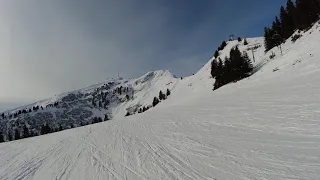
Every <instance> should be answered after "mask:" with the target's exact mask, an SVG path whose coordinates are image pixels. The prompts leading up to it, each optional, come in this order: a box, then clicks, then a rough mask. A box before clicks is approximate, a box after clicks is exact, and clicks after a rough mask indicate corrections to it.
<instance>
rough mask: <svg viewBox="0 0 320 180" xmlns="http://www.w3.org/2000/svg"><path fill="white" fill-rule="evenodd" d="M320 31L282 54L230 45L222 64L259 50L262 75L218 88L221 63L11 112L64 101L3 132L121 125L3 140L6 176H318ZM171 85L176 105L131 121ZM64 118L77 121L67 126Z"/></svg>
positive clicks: (116, 83)
mask: <svg viewBox="0 0 320 180" xmlns="http://www.w3.org/2000/svg"><path fill="white" fill-rule="evenodd" d="M319 26H320V23H316V24H315V25H314V26H313V27H312V28H311V29H309V30H308V31H306V32H301V35H302V36H301V37H300V38H299V39H298V40H296V41H295V42H293V41H291V38H290V39H288V40H287V41H286V42H285V43H284V44H283V45H282V51H283V52H282V55H281V52H280V49H279V48H277V47H275V48H273V49H271V50H270V51H269V52H267V53H264V47H263V38H248V39H247V41H248V43H249V44H248V45H243V42H238V41H230V42H228V43H227V46H226V47H225V48H224V49H223V50H222V51H221V52H220V58H221V59H223V57H225V56H228V54H229V52H230V49H231V48H233V47H234V46H236V45H238V47H239V49H240V50H241V51H246V53H247V54H248V55H249V57H250V58H251V59H253V55H252V48H253V49H254V55H255V62H253V64H254V67H255V68H254V72H255V73H254V74H253V75H252V76H250V77H249V78H246V79H243V80H241V81H238V82H236V83H232V84H228V85H225V86H223V87H222V88H220V89H218V90H215V91H212V87H213V86H212V85H213V83H214V79H213V78H211V77H210V65H211V61H212V60H213V59H211V60H210V61H209V62H208V63H207V64H205V65H204V66H203V68H202V69H200V70H199V71H198V72H197V73H196V74H195V75H193V76H190V77H184V78H183V79H177V78H175V77H174V76H173V75H172V74H171V73H170V72H168V71H155V72H150V73H147V74H146V75H144V76H142V77H141V78H138V79H129V80H124V79H119V80H112V81H109V82H105V83H102V84H99V85H94V86H91V87H88V88H85V89H81V90H78V91H74V92H70V93H65V94H62V95H59V96H56V97H54V98H51V99H47V100H44V101H40V102H38V103H36V104H33V105H30V106H26V107H23V108H18V109H15V110H12V111H8V112H10V113H14V112H17V111H19V110H22V109H28V108H31V107H33V106H36V105H39V106H47V105H49V104H53V105H54V103H55V102H58V105H56V106H55V107H48V108H45V109H43V110H42V109H39V110H38V111H37V112H34V111H32V112H31V114H30V113H25V114H23V115H20V116H18V117H16V118H11V119H10V120H1V122H5V123H4V125H2V126H8V124H10V123H12V124H13V123H26V122H27V123H28V125H30V124H32V122H33V121H40V120H39V119H41V118H36V117H37V116H38V115H37V114H39V113H43V114H48V117H49V116H53V117H52V122H58V121H60V122H63V121H66V122H67V123H70V121H72V122H75V123H76V122H80V121H81V116H82V117H83V118H84V120H88V119H89V118H92V117H94V116H104V115H105V114H107V115H108V116H110V118H111V117H112V118H113V120H111V121H107V122H103V123H99V124H95V125H88V126H83V127H79V128H76V129H71V130H66V131H62V132H58V133H53V134H49V135H45V136H39V137H35V138H27V139H23V140H19V141H13V142H7V143H1V144H0V162H1V163H0V179H8V180H9V179H10V180H11V179H39V180H40V179H183V180H186V179H190V180H191V179H193V180H194V179H206V180H213V179H219V180H221V179H308V180H311V179H318V178H319V177H320V166H319V164H320V152H319V149H320V121H319V119H320V113H319V112H320V111H319V109H320V101H319V99H320V98H319V97H320V76H319V74H320V70H319V69H320V61H319V59H320V27H319ZM297 33H298V32H297ZM272 54H274V55H275V56H274V57H272V56H271V55H272ZM121 86H122V88H121V89H125V90H122V91H121V93H120V92H119V88H120V87H121ZM166 89H170V90H171V92H172V93H171V96H170V97H169V98H168V99H167V100H165V101H163V102H161V103H160V104H159V105H157V106H156V107H155V108H152V109H150V110H148V111H146V112H145V113H141V114H136V115H133V116H129V117H124V115H125V114H126V112H127V111H128V110H129V111H130V112H132V113H134V112H135V111H136V110H137V107H142V106H148V105H151V103H152V100H153V97H155V96H158V93H159V91H160V90H162V91H165V90H166ZM102 94H103V95H102ZM105 94H107V96H106V95H105ZM127 95H128V96H129V98H128V96H127ZM103 97H105V98H106V99H108V100H109V101H110V102H109V103H107V104H108V105H107V107H106V108H104V107H102V108H100V107H94V106H93V105H92V104H95V103H96V104H97V105H98V106H99V102H100V100H102V99H103ZM93 98H94V99H96V101H95V103H92V99H93ZM103 102H105V101H103ZM63 112H66V113H65V114H67V117H66V118H65V119H61V120H58V118H57V117H59V116H57V114H59V113H60V114H63ZM79 112H80V113H79ZM89 112H91V113H89ZM49 114H51V115H49ZM88 114H90V116H89V115H88ZM85 115H87V116H85ZM33 116H34V117H35V118H33V119H28V117H33ZM44 117H45V118H46V117H47V116H46V115H45V116H44ZM28 120H29V121H31V122H30V124H29V121H28ZM46 120H47V119H44V121H46ZM15 125H16V124H15Z"/></svg>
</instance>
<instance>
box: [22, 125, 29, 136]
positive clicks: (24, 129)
mask: <svg viewBox="0 0 320 180" xmlns="http://www.w3.org/2000/svg"><path fill="white" fill-rule="evenodd" d="M22 137H23V138H28V137H30V133H29V129H28V127H27V126H26V125H24V126H23V135H22Z"/></svg>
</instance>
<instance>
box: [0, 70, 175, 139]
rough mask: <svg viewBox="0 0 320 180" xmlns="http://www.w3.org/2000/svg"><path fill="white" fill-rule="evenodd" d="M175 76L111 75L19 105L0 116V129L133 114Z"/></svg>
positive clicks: (66, 125) (69, 124)
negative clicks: (40, 99) (85, 86)
mask: <svg viewBox="0 0 320 180" xmlns="http://www.w3.org/2000/svg"><path fill="white" fill-rule="evenodd" d="M176 82H177V79H176V78H175V77H174V75H173V74H171V73H170V72H169V71H163V70H159V71H154V72H149V73H146V74H145V75H143V76H142V77H140V78H137V79H113V80H110V81H108V82H104V83H100V84H97V85H93V86H90V87H87V88H83V89H80V90H76V91H72V92H68V93H63V94H60V95H57V96H55V97H52V98H48V99H45V100H42V101H39V102H36V103H34V104H30V105H27V106H23V107H19V108H16V109H13V110H10V111H7V112H4V113H3V116H4V117H3V116H0V120H1V121H0V131H1V132H4V134H8V131H9V129H10V130H13V129H22V127H23V126H24V125H25V124H26V125H27V126H28V128H29V129H30V131H31V132H32V133H36V134H38V133H39V131H40V128H41V126H42V125H43V124H44V123H46V124H48V125H49V126H50V127H51V128H53V129H58V128H59V126H62V128H63V129H67V128H70V127H74V126H75V127H77V126H83V125H86V124H91V123H92V121H93V118H94V117H100V118H101V119H103V120H108V119H111V118H116V117H123V116H125V115H126V113H127V112H130V114H134V113H136V112H137V110H138V109H139V108H141V107H148V106H150V105H151V104H152V100H153V98H154V97H155V96H158V95H159V92H160V91H163V92H166V90H167V89H172V88H173V87H174V86H175V84H176Z"/></svg>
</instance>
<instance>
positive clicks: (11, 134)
mask: <svg viewBox="0 0 320 180" xmlns="http://www.w3.org/2000/svg"><path fill="white" fill-rule="evenodd" d="M108 120H110V118H109V116H108V115H107V114H105V116H104V118H103V119H102V118H101V117H93V118H92V119H91V122H81V123H80V126H86V125H90V124H96V123H99V122H103V121H108ZM74 127H75V125H74V124H73V123H70V125H69V126H68V127H63V126H62V125H61V124H59V125H49V123H46V122H45V123H43V124H42V125H41V127H40V128H39V129H38V130H35V129H29V127H28V126H27V125H26V124H25V125H23V127H22V129H20V128H18V127H16V128H12V129H9V130H8V131H7V133H4V132H2V131H0V143H2V142H6V141H14V140H19V139H24V138H29V137H34V136H39V135H44V134H50V133H54V132H58V131H63V130H66V129H72V128H74Z"/></svg>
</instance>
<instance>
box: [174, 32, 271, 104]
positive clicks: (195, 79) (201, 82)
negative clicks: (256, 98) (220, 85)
mask: <svg viewBox="0 0 320 180" xmlns="http://www.w3.org/2000/svg"><path fill="white" fill-rule="evenodd" d="M246 40H247V42H248V44H247V45H244V40H242V41H241V42H238V41H237V40H235V41H228V42H227V46H226V47H225V48H224V49H223V50H221V51H219V57H218V58H220V59H221V60H222V61H224V59H225V57H229V54H230V50H231V49H232V48H234V47H236V46H237V47H238V48H239V50H240V51H241V52H242V53H246V54H247V55H248V56H249V58H250V59H251V61H252V64H253V66H254V67H256V66H258V65H260V64H262V63H263V62H265V61H266V59H265V53H264V50H265V48H264V38H261V37H257V38H247V39H246ZM253 55H254V58H253ZM218 58H217V59H218ZM254 59H255V61H254ZM213 60H215V58H214V57H212V58H211V59H210V60H209V61H208V62H207V63H206V64H205V65H204V66H203V67H202V68H201V69H200V70H199V71H198V72H197V73H196V74H194V75H193V76H189V77H185V78H183V79H182V80H180V81H179V83H178V84H177V86H175V89H174V90H173V94H174V96H178V98H179V99H181V100H182V101H175V103H182V104H183V103H185V101H184V100H186V97H189V98H197V95H201V94H202V93H204V92H206V93H209V92H212V89H213V84H214V79H213V78H212V77H211V73H210V71H211V63H212V61H213Z"/></svg>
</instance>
